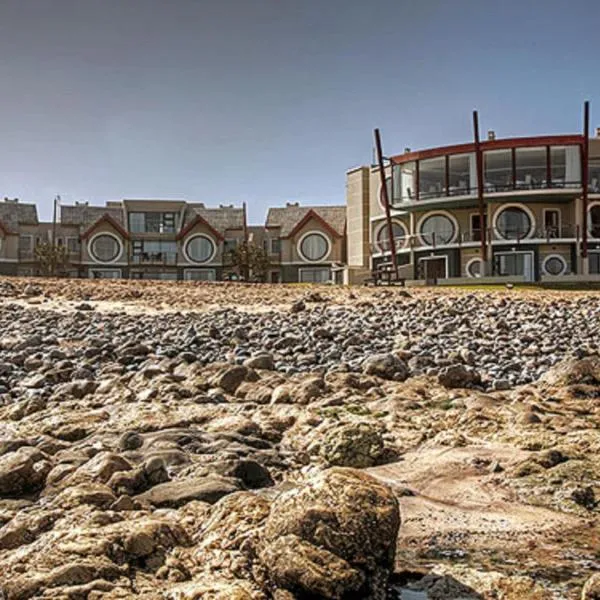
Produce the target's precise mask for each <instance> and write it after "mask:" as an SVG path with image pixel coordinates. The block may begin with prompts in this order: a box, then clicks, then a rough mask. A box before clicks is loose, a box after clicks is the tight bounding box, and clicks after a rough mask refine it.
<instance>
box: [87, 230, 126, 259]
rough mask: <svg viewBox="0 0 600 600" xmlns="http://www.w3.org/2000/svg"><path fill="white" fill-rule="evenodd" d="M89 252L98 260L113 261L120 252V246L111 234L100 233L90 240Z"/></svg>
mask: <svg viewBox="0 0 600 600" xmlns="http://www.w3.org/2000/svg"><path fill="white" fill-rule="evenodd" d="M91 253H92V256H93V257H94V258H95V259H96V260H97V261H98V262H113V261H114V260H116V258H117V256H119V254H120V253H121V247H120V244H119V242H118V241H117V239H116V238H114V237H113V236H112V235H106V234H102V235H99V236H97V237H95V238H94V240H93V241H92V247H91Z"/></svg>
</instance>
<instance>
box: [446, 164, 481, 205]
mask: <svg viewBox="0 0 600 600" xmlns="http://www.w3.org/2000/svg"><path fill="white" fill-rule="evenodd" d="M448 165H449V171H448V184H449V186H450V187H449V188H448V192H449V193H450V195H451V196H466V195H468V194H470V193H471V190H474V189H475V188H476V185H475V181H473V182H472V181H471V167H472V166H473V171H474V165H475V155H474V154H454V155H452V156H450V158H449V161H448ZM474 173H475V171H474Z"/></svg>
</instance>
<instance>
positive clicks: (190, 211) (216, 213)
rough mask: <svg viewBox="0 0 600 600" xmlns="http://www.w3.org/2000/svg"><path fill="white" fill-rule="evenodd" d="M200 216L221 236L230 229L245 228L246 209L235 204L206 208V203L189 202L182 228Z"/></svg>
mask: <svg viewBox="0 0 600 600" xmlns="http://www.w3.org/2000/svg"><path fill="white" fill-rule="evenodd" d="M198 216H200V217H202V219H203V220H204V221H205V222H206V223H208V224H209V225H210V226H211V227H212V228H213V229H214V230H215V231H218V232H219V234H220V235H221V236H224V235H225V231H227V230H228V229H243V228H244V209H243V208H236V207H235V206H233V205H232V206H219V208H206V206H204V204H188V207H187V210H186V213H185V219H184V223H183V227H182V229H185V228H187V227H188V225H189V224H190V223H191V222H192V221H194V220H195V219H196V218H197V217H198Z"/></svg>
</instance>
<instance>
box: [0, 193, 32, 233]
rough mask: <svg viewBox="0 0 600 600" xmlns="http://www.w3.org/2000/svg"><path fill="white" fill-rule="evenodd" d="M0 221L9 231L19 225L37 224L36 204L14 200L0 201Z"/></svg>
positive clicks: (16, 228) (15, 229) (14, 229)
mask: <svg viewBox="0 0 600 600" xmlns="http://www.w3.org/2000/svg"><path fill="white" fill-rule="evenodd" d="M0 221H2V222H3V223H4V226H5V227H6V228H7V229H8V230H11V231H17V230H18V228H19V225H37V224H38V223H39V221H38V214H37V206H36V205H35V204H23V203H21V202H18V201H15V200H9V201H6V200H5V201H4V202H0Z"/></svg>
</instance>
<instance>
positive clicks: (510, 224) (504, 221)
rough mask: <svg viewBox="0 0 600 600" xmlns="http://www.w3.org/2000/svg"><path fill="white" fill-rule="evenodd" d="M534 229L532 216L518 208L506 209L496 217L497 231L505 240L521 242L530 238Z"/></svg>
mask: <svg viewBox="0 0 600 600" xmlns="http://www.w3.org/2000/svg"><path fill="white" fill-rule="evenodd" d="M532 228H533V219H532V217H531V215H530V214H529V213H528V212H527V211H525V210H524V209H523V208H520V207H518V206H511V207H508V208H505V209H503V210H502V211H501V212H500V213H498V215H497V217H496V231H497V232H498V235H500V237H503V238H504V239H505V240H521V239H523V238H526V237H529V235H530V234H531V230H532Z"/></svg>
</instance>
